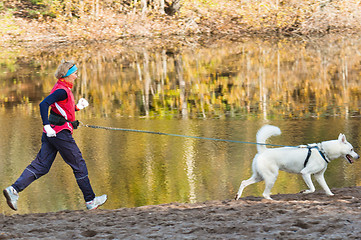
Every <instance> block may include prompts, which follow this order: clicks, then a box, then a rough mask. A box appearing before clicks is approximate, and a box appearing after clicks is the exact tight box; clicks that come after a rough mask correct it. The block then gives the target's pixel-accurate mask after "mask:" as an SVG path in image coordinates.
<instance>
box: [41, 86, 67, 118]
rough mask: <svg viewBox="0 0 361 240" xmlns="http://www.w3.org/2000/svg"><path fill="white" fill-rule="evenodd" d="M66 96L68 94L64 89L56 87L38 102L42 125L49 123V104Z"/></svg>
mask: <svg viewBox="0 0 361 240" xmlns="http://www.w3.org/2000/svg"><path fill="white" fill-rule="evenodd" d="M67 98H68V94H67V93H66V91H65V90H64V89H58V90H56V91H54V92H53V93H52V94H50V95H49V96H47V97H46V98H45V99H44V100H43V101H42V102H41V103H40V104H39V106H40V115H41V119H42V121H43V125H47V124H50V123H49V107H50V105H51V104H53V103H55V102H59V101H63V100H65V99H67Z"/></svg>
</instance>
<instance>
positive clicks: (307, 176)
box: [301, 171, 315, 193]
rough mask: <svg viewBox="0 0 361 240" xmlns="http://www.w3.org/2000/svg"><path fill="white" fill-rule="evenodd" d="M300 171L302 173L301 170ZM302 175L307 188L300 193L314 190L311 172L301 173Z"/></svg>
mask: <svg viewBox="0 0 361 240" xmlns="http://www.w3.org/2000/svg"><path fill="white" fill-rule="evenodd" d="M301 173H302V171H301ZM302 177H303V180H304V181H305V183H306V185H307V187H308V190H305V191H303V192H302V193H313V192H314V191H315V186H314V185H313V183H312V179H311V174H309V173H307V174H305V173H302Z"/></svg>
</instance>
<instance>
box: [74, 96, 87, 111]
mask: <svg viewBox="0 0 361 240" xmlns="http://www.w3.org/2000/svg"><path fill="white" fill-rule="evenodd" d="M87 106H89V103H88V101H87V100H86V99H85V98H80V99H79V102H78V104H77V105H76V107H77V108H78V109H83V108H86V107H87Z"/></svg>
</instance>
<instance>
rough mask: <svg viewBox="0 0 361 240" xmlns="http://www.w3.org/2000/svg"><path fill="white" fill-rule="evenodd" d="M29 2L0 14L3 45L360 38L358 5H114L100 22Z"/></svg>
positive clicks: (14, 3)
mask: <svg viewBox="0 0 361 240" xmlns="http://www.w3.org/2000/svg"><path fill="white" fill-rule="evenodd" d="M23 2H24V1H12V0H7V1H5V4H4V5H3V10H2V11H0V19H1V21H0V29H1V30H0V37H1V38H2V45H3V46H6V47H9V46H13V45H18V46H30V47H34V48H39V47H44V48H46V47H47V46H52V47H55V46H57V47H60V46H61V45H62V44H69V43H81V44H85V43H90V42H103V41H119V40H123V39H124V40H127V41H126V42H125V43H126V44H131V42H133V44H138V45H140V44H143V43H144V42H153V41H155V43H154V44H153V45H154V46H159V47H161V46H162V44H164V43H166V42H172V43H173V44H180V45H182V44H188V43H189V41H191V42H192V41H196V42H197V43H199V42H198V41H200V44H202V42H207V39H212V38H213V39H214V38H217V39H219V38H227V39H230V40H235V41H237V39H239V38H240V37H244V36H250V35H264V36H310V35H324V34H330V33H340V32H341V33H344V32H347V33H357V32H359V31H360V26H361V24H360V23H361V16H360V14H358V13H359V12H360V11H361V4H359V3H358V1H352V0H351V1H312V0H308V1H301V2H298V1H287V2H286V1H266V0H264V1H257V2H256V3H254V2H252V1H246V2H243V1H234V0H232V1H222V0H214V1H183V2H182V6H181V8H180V11H179V13H177V14H175V15H173V16H169V15H167V14H160V13H159V12H157V11H155V10H149V11H147V12H145V13H144V12H142V11H140V9H139V8H138V9H137V8H134V9H132V8H129V9H125V8H122V11H115V7H114V6H108V7H106V6H103V7H101V8H100V10H99V11H98V14H97V15H96V17H94V15H92V14H86V13H84V14H83V15H80V14H79V15H76V14H75V13H73V14H70V13H67V12H61V11H59V12H58V13H57V15H56V16H55V17H54V16H53V17H51V18H50V17H49V16H48V15H49V11H50V10H47V11H48V12H46V11H45V10H44V9H46V8H45V7H43V8H44V9H41V6H42V5H37V6H29V5H21V4H24V3H23ZM40 2H41V1H40ZM276 3H277V4H276ZM27 4H28V3H27ZM39 6H40V7H39ZM48 8H49V7H48ZM64 9H65V8H64ZM0 10H1V8H0ZM64 11H65V10H64ZM139 39H141V40H140V41H138V40H139Z"/></svg>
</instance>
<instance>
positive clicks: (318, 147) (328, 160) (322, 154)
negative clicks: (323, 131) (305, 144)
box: [317, 142, 330, 163]
mask: <svg viewBox="0 0 361 240" xmlns="http://www.w3.org/2000/svg"><path fill="white" fill-rule="evenodd" d="M317 150H318V152H319V153H320V155H321V156H322V158H323V159H324V160H325V161H326V163H329V162H330V158H328V157H327V156H326V152H325V150H323V147H322V142H321V143H318V144H317Z"/></svg>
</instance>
